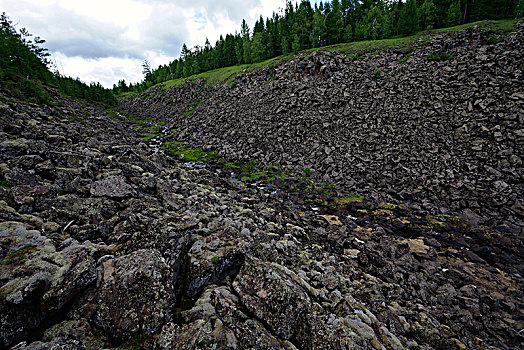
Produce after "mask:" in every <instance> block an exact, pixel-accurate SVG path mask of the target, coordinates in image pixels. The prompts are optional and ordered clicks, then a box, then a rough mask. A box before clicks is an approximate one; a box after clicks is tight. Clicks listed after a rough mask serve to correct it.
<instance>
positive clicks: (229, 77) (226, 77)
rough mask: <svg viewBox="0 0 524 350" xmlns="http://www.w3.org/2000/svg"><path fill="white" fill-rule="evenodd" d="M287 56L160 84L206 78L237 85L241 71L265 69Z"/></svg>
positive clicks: (180, 83)
mask: <svg viewBox="0 0 524 350" xmlns="http://www.w3.org/2000/svg"><path fill="white" fill-rule="evenodd" d="M285 57H287V56H279V57H275V58H271V59H269V60H266V61H262V62H257V63H253V64H242V65H237V66H231V67H224V68H219V69H214V70H210V71H207V72H203V73H200V74H196V75H192V76H190V77H187V78H179V79H173V80H168V81H166V82H163V83H161V84H158V85H163V86H164V89H169V88H171V87H173V86H181V85H184V84H185V83H186V82H194V81H198V80H201V79H204V80H205V81H206V84H207V85H210V86H214V85H217V84H230V85H235V84H233V82H234V79H235V77H236V76H238V75H240V74H241V73H244V72H245V73H249V72H253V71H255V70H258V69H263V68H265V67H268V66H271V65H272V64H275V63H277V62H279V61H281V60H283V59H284V58H285ZM233 87H234V86H233Z"/></svg>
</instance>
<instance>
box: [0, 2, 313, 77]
mask: <svg viewBox="0 0 524 350" xmlns="http://www.w3.org/2000/svg"><path fill="white" fill-rule="evenodd" d="M295 2H296V1H295ZM312 2H314V1H312ZM284 6H285V0H214V1H213V0H209V1H206V0H0V12H6V13H7V15H8V16H9V17H10V18H11V20H12V21H13V22H14V23H17V27H18V28H22V27H26V28H27V29H28V30H29V32H31V33H32V34H34V35H35V36H40V37H42V38H43V39H45V40H47V42H46V43H45V44H44V45H45V47H47V48H48V49H49V51H50V52H51V53H52V56H51V58H52V60H53V61H54V62H56V66H57V68H58V70H59V71H60V73H61V74H65V75H68V76H72V77H73V78H76V77H79V78H80V79H82V80H83V81H84V82H86V83H90V82H93V81H95V82H100V83H101V84H102V85H104V86H106V87H112V86H113V83H116V82H117V81H118V80H120V79H125V80H126V82H128V83H129V82H133V83H134V82H138V81H140V80H142V73H141V72H142V68H141V63H142V61H143V60H144V59H148V60H149V62H150V63H151V66H152V67H154V68H156V67H158V65H160V64H166V63H168V62H170V61H172V60H173V59H174V58H176V57H178V56H179V54H180V50H181V48H182V44H183V43H186V44H187V45H188V46H189V47H193V46H194V45H203V44H204V42H205V39H206V37H207V38H209V41H210V42H211V44H213V45H214V43H215V42H216V40H217V39H218V37H219V36H220V34H227V33H234V32H235V31H239V28H240V23H241V22H242V19H243V18H245V19H246V21H247V22H248V24H249V25H250V27H251V28H252V27H253V25H254V23H255V21H256V20H257V19H258V18H259V17H260V15H262V16H263V17H264V18H266V17H269V16H271V15H272V13H273V11H274V10H277V9H279V8H282V7H284Z"/></svg>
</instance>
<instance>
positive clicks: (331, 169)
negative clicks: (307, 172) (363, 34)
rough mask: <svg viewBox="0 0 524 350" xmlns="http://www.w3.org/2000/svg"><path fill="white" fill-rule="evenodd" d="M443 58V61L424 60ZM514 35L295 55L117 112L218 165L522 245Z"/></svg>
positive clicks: (522, 51) (522, 84) (521, 97)
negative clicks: (308, 184)
mask: <svg viewBox="0 0 524 350" xmlns="http://www.w3.org/2000/svg"><path fill="white" fill-rule="evenodd" d="M443 53H444V54H449V55H451V58H450V59H449V60H446V61H430V60H428V56H429V55H436V54H438V55H440V54H443ZM522 62H524V23H523V22H522V21H521V22H520V23H518V24H517V30H516V32H514V33H511V34H509V35H499V34H495V33H492V32H490V31H489V26H488V27H482V28H476V29H472V30H467V31H463V32H458V33H441V34H431V35H428V36H426V37H423V38H421V39H420V41H419V43H418V44H417V45H416V47H415V50H414V51H413V52H412V53H406V52H402V51H394V50H389V51H387V52H383V53H377V52H370V53H367V54H365V55H363V56H361V57H359V58H358V59H357V60H355V61H354V60H353V59H352V58H351V57H348V56H345V55H340V54H334V53H317V54H312V53H308V54H300V55H298V56H296V57H294V59H293V60H292V61H290V62H287V63H279V64H277V65H276V67H274V68H272V69H266V70H264V71H258V72H254V73H250V74H245V75H243V76H240V77H237V78H236V81H237V85H236V87H235V88H230V87H229V86H216V87H214V88H211V87H207V86H205V85H204V84H203V83H188V84H186V85H185V86H182V87H174V88H171V89H169V90H168V91H166V90H164V89H162V88H160V87H159V88H156V89H151V90H149V91H148V92H146V93H145V94H143V95H140V96H138V97H135V98H130V99H129V100H126V101H124V102H123V103H122V106H123V107H124V108H125V109H126V110H128V111H129V112H131V113H134V114H137V115H141V116H148V117H151V118H155V119H160V120H163V121H165V122H168V123H169V124H170V125H172V126H173V127H175V128H177V130H178V135H179V136H180V137H181V138H183V139H186V140H192V141H191V142H193V143H194V144H195V145H197V146H199V147H203V148H205V149H216V150H217V151H219V152H220V154H221V155H222V156H224V157H229V158H233V159H253V160H255V161H257V162H259V163H261V164H266V165H269V164H273V163H278V164H280V165H281V166H283V167H284V168H285V169H286V170H287V171H295V172H298V173H302V172H303V170H304V169H305V168H311V169H313V170H314V172H315V173H316V174H317V176H319V177H323V178H324V179H325V180H327V181H328V182H332V183H336V184H337V185H339V188H340V189H341V190H344V191H356V192H358V193H361V194H364V195H365V196H366V197H368V198H374V199H380V200H385V201H387V202H392V203H400V202H404V203H406V202H410V203H412V204H413V206H414V207H418V208H421V209H423V210H429V211H431V212H433V213H450V212H451V213H455V214H459V215H462V216H464V217H466V218H468V220H470V221H471V223H472V224H473V225H481V226H488V227H495V228H496V229H497V230H499V231H501V232H505V233H513V234H517V235H521V237H524V236H522V235H524V222H523V216H524V207H523V205H524V203H523V198H524V196H523V193H524V188H523V174H524V170H523V157H524V151H523V150H524V126H523V125H524V71H523V68H522V67H523V65H522Z"/></svg>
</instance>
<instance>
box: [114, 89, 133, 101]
mask: <svg viewBox="0 0 524 350" xmlns="http://www.w3.org/2000/svg"><path fill="white" fill-rule="evenodd" d="M136 94H138V92H134V91H128V92H123V93H121V94H118V95H116V96H115V97H116V99H117V100H126V99H128V98H130V97H131V96H134V95H136Z"/></svg>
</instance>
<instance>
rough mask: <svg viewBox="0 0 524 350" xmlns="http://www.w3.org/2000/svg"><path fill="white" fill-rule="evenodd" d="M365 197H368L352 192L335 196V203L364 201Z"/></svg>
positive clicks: (343, 203)
mask: <svg viewBox="0 0 524 350" xmlns="http://www.w3.org/2000/svg"><path fill="white" fill-rule="evenodd" d="M364 199H366V198H365V197H364V196H361V195H358V194H350V195H347V196H343V197H337V198H335V205H346V204H349V203H356V202H362V201H363V200H364Z"/></svg>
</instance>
